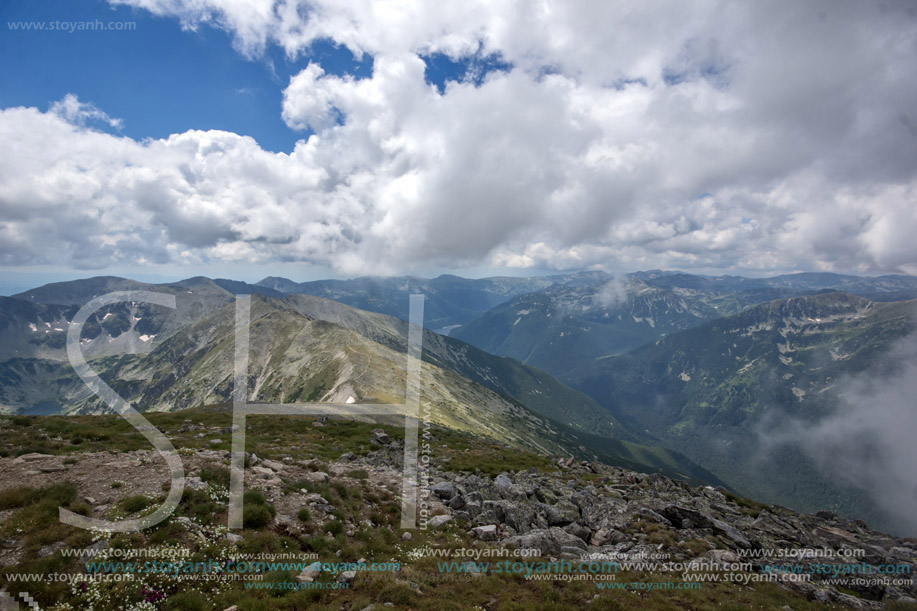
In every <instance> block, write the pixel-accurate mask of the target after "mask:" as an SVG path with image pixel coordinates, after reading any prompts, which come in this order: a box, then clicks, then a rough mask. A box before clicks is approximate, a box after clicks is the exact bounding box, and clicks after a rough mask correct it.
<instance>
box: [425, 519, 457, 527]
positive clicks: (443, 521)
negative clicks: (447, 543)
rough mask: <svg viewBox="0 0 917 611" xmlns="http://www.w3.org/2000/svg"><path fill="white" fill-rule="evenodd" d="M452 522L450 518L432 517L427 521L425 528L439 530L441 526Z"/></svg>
mask: <svg viewBox="0 0 917 611" xmlns="http://www.w3.org/2000/svg"><path fill="white" fill-rule="evenodd" d="M451 521H452V516H433V517H432V518H430V519H429V520H428V521H427V526H428V527H430V528H439V527H440V526H442V525H443V524H446V523H448V522H451Z"/></svg>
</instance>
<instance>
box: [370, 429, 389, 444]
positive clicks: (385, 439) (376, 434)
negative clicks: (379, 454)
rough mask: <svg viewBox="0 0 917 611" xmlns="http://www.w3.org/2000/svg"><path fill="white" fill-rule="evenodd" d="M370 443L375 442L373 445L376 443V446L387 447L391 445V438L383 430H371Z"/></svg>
mask: <svg viewBox="0 0 917 611" xmlns="http://www.w3.org/2000/svg"><path fill="white" fill-rule="evenodd" d="M372 441H373V442H375V443H378V444H380V445H388V444H390V443H392V438H391V437H389V436H388V433H386V432H385V431H384V430H382V429H375V430H373V438H372Z"/></svg>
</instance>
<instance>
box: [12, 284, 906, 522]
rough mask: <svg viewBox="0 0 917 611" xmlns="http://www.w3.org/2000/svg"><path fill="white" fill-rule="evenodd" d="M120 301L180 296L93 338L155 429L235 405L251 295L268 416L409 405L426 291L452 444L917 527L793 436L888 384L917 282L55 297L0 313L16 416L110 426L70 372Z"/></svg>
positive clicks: (436, 393)
mask: <svg viewBox="0 0 917 611" xmlns="http://www.w3.org/2000/svg"><path fill="white" fill-rule="evenodd" d="M115 290H152V291H158V292H166V293H170V294H173V295H175V296H176V304H177V308H176V309H175V310H174V311H172V310H168V309H165V308H161V307H159V306H148V305H143V304H129V303H123V304H117V305H114V306H109V307H107V308H104V309H102V310H100V312H99V313H98V315H97V316H95V317H93V318H92V319H91V320H90V321H89V323H87V324H86V325H85V328H84V330H83V334H82V343H83V350H84V352H85V353H86V354H87V355H88V356H89V357H90V358H91V359H92V361H91V362H92V364H93V367H95V368H96V369H97V370H98V371H100V372H101V374H102V376H103V378H105V379H106V380H108V381H109V382H110V383H111V385H112V386H113V387H114V388H115V389H116V390H118V392H119V393H121V394H122V395H123V396H125V397H126V398H128V399H130V400H131V401H132V402H134V403H135V404H136V405H138V406H140V407H141V409H150V410H160V411H161V410H174V409H182V408H186V407H196V406H199V405H204V404H210V403H226V402H228V401H229V397H230V392H231V388H230V384H231V375H232V372H231V363H232V349H233V347H232V341H231V339H227V338H230V337H231V332H232V321H233V301H234V295H236V294H255V295H256V296H255V297H254V299H253V318H252V325H253V334H252V338H253V340H252V360H251V370H250V381H249V386H250V389H251V392H252V396H251V397H250V399H251V400H254V401H268V402H299V401H334V402H346V401H351V400H352V401H359V402H373V401H378V402H385V403H388V402H399V401H400V400H401V399H400V397H403V393H404V390H403V389H404V373H403V369H404V367H403V364H404V353H405V351H406V336H407V323H406V322H404V321H405V319H406V318H407V304H408V296H409V295H410V294H412V293H417V292H419V293H422V294H424V295H425V313H426V316H425V326H426V327H427V328H428V330H426V331H425V332H424V365H423V368H422V387H423V389H424V390H423V392H424V399H423V400H424V401H425V402H427V405H428V406H429V408H430V413H431V414H432V416H431V419H432V420H434V421H435V422H437V423H439V424H442V425H444V426H448V427H450V428H454V429H456V430H461V431H466V432H471V433H473V434H476V435H480V436H483V437H486V438H489V439H492V440H496V441H499V442H502V443H507V444H510V445H514V446H516V447H520V448H526V449H530V450H536V451H540V452H550V453H555V454H567V455H574V456H579V457H585V458H590V459H599V460H603V461H606V462H609V463H610V464H617V465H621V466H625V467H628V468H635V469H638V470H644V471H656V472H664V473H667V474H669V475H675V476H677V477H681V478H683V479H688V480H690V481H693V482H706V483H712V484H714V485H725V486H726V487H727V488H730V489H732V490H736V491H738V492H740V493H742V494H746V495H749V496H753V497H755V498H759V499H761V500H763V501H767V502H776V503H781V504H783V505H786V506H789V507H793V508H794V509H798V510H803V511H814V510H817V509H824V508H827V509H831V510H833V511H836V512H838V513H840V514H842V515H848V516H851V517H858V518H866V519H868V520H870V521H871V522H872V523H874V524H875V525H878V526H879V527H882V528H886V529H889V530H896V531H897V532H903V531H904V530H907V529H911V528H917V525H913V524H911V523H909V522H908V521H907V520H906V519H904V520H902V518H901V512H900V511H898V510H897V508H896V507H891V506H889V504H888V503H886V502H884V499H883V496H882V493H881V490H879V489H877V488H876V486H875V485H873V486H870V485H867V484H866V483H864V482H860V481H856V480H855V479H851V478H850V477H839V476H838V474H837V473H836V469H835V470H832V469H827V470H826V469H825V466H824V464H822V463H823V462H824V461H823V460H822V459H820V458H819V456H817V455H816V454H815V453H813V452H812V451H811V448H807V447H806V444H805V443H803V442H802V441H801V440H800V435H799V434H798V431H799V430H805V429H806V428H807V427H811V428H813V430H814V429H817V428H818V427H824V426H825V423H830V422H833V421H835V420H837V419H838V418H840V417H842V414H845V413H847V412H845V411H844V410H845V409H846V410H848V411H849V409H850V407H849V406H850V405H851V404H852V403H853V404H856V405H859V404H860V403H862V401H857V400H852V399H851V394H850V392H849V388H850V387H851V384H852V381H856V380H857V379H859V378H860V377H863V376H867V377H870V376H871V377H873V378H876V377H879V378H881V376H882V375H885V374H886V373H887V371H885V369H889V367H888V366H886V365H884V364H887V363H888V358H887V357H888V355H890V354H892V353H893V351H894V350H895V347H896V346H897V345H899V344H900V343H901V342H902V341H909V340H908V338H911V337H912V333H913V331H914V330H915V329H914V328H915V311H917V302H915V301H913V300H914V298H915V297H917V279H915V278H913V277H910V276H900V275H899V276H882V277H878V278H865V277H857V276H843V275H837V274H823V273H814V274H813V273H804V274H790V275H784V276H776V277H772V278H744V277H738V276H718V277H713V276H700V275H691V274H684V273H677V272H664V271H658V270H656V271H648V272H636V273H633V274H627V275H618V276H613V275H609V274H606V273H604V272H579V273H574V274H563V275H556V276H544V277H534V278H485V279H479V280H474V279H464V278H459V277H457V276H440V277H439V278H434V279H429V280H428V279H423V278H415V277H403V278H360V279H355V280H327V281H316V282H306V283H295V282H293V281H290V280H286V279H283V278H266V279H264V280H262V281H260V282H258V283H255V284H247V283H244V282H238V281H233V280H225V279H216V280H210V279H207V278H200V277H198V278H190V279H187V280H183V281H181V282H176V283H171V284H161V285H152V284H144V283H139V282H135V281H132V280H127V279H121V278H113V277H105V278H93V279H88V280H80V281H73V282H67V283H58V284H52V285H46V286H44V287H40V288H37V289H34V290H31V291H27V292H25V293H21V294H19V295H14V296H12V297H9V298H0V340H2V341H0V406H2V408H3V409H4V410H6V411H17V412H20V413H49V412H55V411H66V412H69V413H77V412H79V413H94V412H98V411H100V410H102V409H103V406H102V405H100V404H99V402H98V400H97V399H95V398H94V397H93V396H92V395H91V394H90V392H89V390H88V389H87V388H86V387H85V386H84V385H83V384H82V383H81V382H80V381H79V380H78V378H76V376H75V375H74V373H73V372H72V369H70V368H69V364H68V363H67V362H66V355H65V349H64V347H65V337H66V329H67V324H68V321H69V320H70V319H71V318H72V316H73V314H74V313H75V312H76V310H77V309H78V307H79V306H80V305H81V304H83V303H85V302H87V301H88V300H89V299H91V298H93V297H95V296H98V295H101V294H104V293H106V292H110V291H115ZM434 331H435V332H434ZM883 368H884V369H883ZM555 376H556V377H555ZM857 399H859V398H857ZM880 437H881V436H880ZM788 439H789V440H792V443H791V442H789V441H787V440H788ZM877 443H881V439H880V440H879V441H878V442H877ZM850 448H851V450H852V451H863V452H864V453H866V454H869V452H870V450H869V448H866V449H862V448H860V447H859V446H856V445H855V444H851V445H850ZM880 454H881V453H880ZM882 455H883V456H884V454H882ZM864 461H865V462H864V464H865V463H867V462H869V460H865V459H864ZM870 464H875V461H873V462H872V463H870ZM879 479H881V478H879Z"/></svg>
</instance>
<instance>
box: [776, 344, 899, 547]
mask: <svg viewBox="0 0 917 611" xmlns="http://www.w3.org/2000/svg"><path fill="white" fill-rule="evenodd" d="M838 388H839V389H840V396H841V399H842V400H841V401H840V402H839V404H838V407H837V410H836V411H835V412H834V413H833V414H831V415H829V416H828V417H826V418H823V419H821V420H820V421H818V422H817V423H811V422H802V421H799V420H794V419H790V420H787V421H784V422H783V423H782V425H781V426H778V427H777V429H776V430H774V431H770V432H768V433H766V434H763V435H764V436H763V437H762V441H764V442H765V444H766V446H767V447H768V448H770V449H773V448H779V447H780V446H781V445H783V444H790V445H793V446H796V447H797V448H799V450H800V451H802V452H803V453H804V454H806V455H807V456H809V457H810V458H811V459H812V460H814V461H815V463H816V464H817V465H818V467H819V469H820V470H821V471H822V472H823V473H825V474H827V475H828V476H830V477H832V478H833V479H834V480H835V481H839V482H842V483H844V484H847V485H850V486H854V487H856V488H859V489H861V490H865V491H866V492H867V493H869V495H870V498H872V499H873V500H874V501H875V503H876V504H877V505H878V506H879V507H882V508H883V509H884V510H885V511H887V512H888V513H889V515H891V516H893V517H894V519H895V520H896V521H897V523H898V524H899V528H900V530H901V532H904V533H906V534H909V535H911V534H913V533H915V532H917V515H915V514H914V507H915V506H917V471H915V470H914V465H917V445H915V444H914V442H913V434H914V431H915V430H917V410H915V409H914V397H915V396H917V334H911V335H909V336H907V337H905V338H903V339H901V340H898V341H897V342H896V343H895V344H894V345H893V346H892V348H891V350H889V352H888V354H886V355H884V356H883V357H882V358H881V359H880V360H879V361H878V362H877V363H875V365H874V366H873V367H872V368H871V369H870V370H869V371H867V372H864V373H860V374H856V375H850V376H848V377H846V378H844V379H841V380H839V381H838Z"/></svg>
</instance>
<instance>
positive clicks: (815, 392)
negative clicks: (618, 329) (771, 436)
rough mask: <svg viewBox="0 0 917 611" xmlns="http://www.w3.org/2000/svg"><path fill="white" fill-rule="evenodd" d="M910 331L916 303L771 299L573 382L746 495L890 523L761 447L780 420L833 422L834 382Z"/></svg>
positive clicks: (592, 369) (851, 491)
mask: <svg viewBox="0 0 917 611" xmlns="http://www.w3.org/2000/svg"><path fill="white" fill-rule="evenodd" d="M915 320H917V317H915V302H894V303H875V302H871V301H869V300H867V299H864V298H861V297H856V296H853V295H849V294H846V293H827V294H819V295H814V296H809V297H798V298H791V299H785V300H777V301H773V302H768V303H766V304H762V305H759V306H755V307H752V308H749V309H747V310H745V311H743V312H741V313H739V314H737V315H734V316H730V317H726V318H722V319H718V320H714V321H711V322H707V323H704V324H703V325H700V326H698V327H695V328H693V329H689V330H685V331H681V332H679V333H675V334H672V335H670V336H668V337H665V338H663V339H660V340H658V341H656V342H655V343H653V344H650V345H647V346H644V347H642V348H639V349H637V350H634V351H633V352H630V353H628V354H627V355H623V356H616V357H611V358H605V359H599V360H597V361H595V362H593V363H592V364H591V365H590V366H589V367H587V368H584V369H583V370H581V371H580V372H578V373H577V375H576V376H575V377H572V378H571V379H570V381H571V383H572V384H573V385H574V386H575V387H577V388H579V389H580V390H583V391H584V392H586V393H588V394H589V395H590V396H592V397H594V398H596V399H597V400H598V401H599V402H600V403H601V404H602V405H603V406H605V407H607V408H608V409H609V410H610V411H611V412H612V413H613V414H614V415H615V416H616V417H618V418H619V419H620V420H622V422H623V423H624V424H625V425H626V426H629V427H632V428H636V429H639V430H645V431H647V432H648V433H650V434H652V435H654V436H657V437H659V438H660V439H662V440H663V441H664V443H665V444H666V445H667V446H668V447H671V448H675V449H678V450H679V451H682V452H684V453H685V454H687V455H688V456H689V457H691V458H692V459H693V460H695V461H697V462H698V463H699V464H701V465H702V466H704V467H706V468H708V469H710V470H711V471H713V472H714V473H716V474H717V475H719V476H720V477H722V478H723V479H724V480H725V481H727V482H728V483H729V484H730V485H733V486H735V487H736V488H737V489H739V490H740V491H742V492H743V493H746V494H750V495H754V496H755V497H756V498H762V499H765V500H768V501H771V502H778V503H781V504H785V505H788V506H792V507H795V508H800V509H802V510H815V509H817V508H820V507H832V508H834V509H836V510H839V511H841V512H844V513H848V514H851V515H853V514H855V515H861V516H868V517H869V518H870V519H873V520H875V521H876V522H877V523H883V524H889V519H888V516H884V515H880V514H881V512H880V511H879V510H878V509H877V508H876V507H875V504H874V503H873V502H872V500H870V499H869V498H867V497H866V496H865V495H864V494H863V493H862V491H858V490H857V489H856V488H855V487H850V486H847V485H842V484H838V483H837V482H835V481H831V480H829V479H827V478H826V477H825V476H823V475H822V474H821V473H820V472H819V469H817V468H816V466H815V465H814V464H813V463H812V462H811V461H810V460H809V459H808V458H807V457H806V455H805V452H801V451H800V450H799V448H793V447H784V448H782V450H781V451H778V452H766V451H765V446H764V444H763V441H764V440H766V438H767V435H768V433H769V428H773V427H774V426H777V425H779V423H780V422H781V421H782V420H786V419H789V418H792V419H793V421H794V422H800V423H805V422H809V423H817V422H820V421H821V420H822V419H823V418H825V417H828V416H830V415H832V414H833V413H834V412H835V410H836V408H837V405H838V403H839V401H840V396H839V394H838V393H839V390H841V389H842V388H843V384H842V383H841V382H842V381H844V380H846V379H847V378H848V377H849V376H852V375H856V374H861V373H862V372H864V371H866V370H867V369H868V368H869V367H870V366H871V364H873V363H875V362H876V361H877V359H878V358H879V357H880V356H881V355H883V354H885V353H887V352H888V351H889V350H890V348H891V346H893V345H894V343H895V342H896V341H897V340H900V339H901V338H903V337H905V336H907V335H908V334H910V333H912V332H913V331H914V330H915V326H917V323H915ZM803 426H804V424H803Z"/></svg>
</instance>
